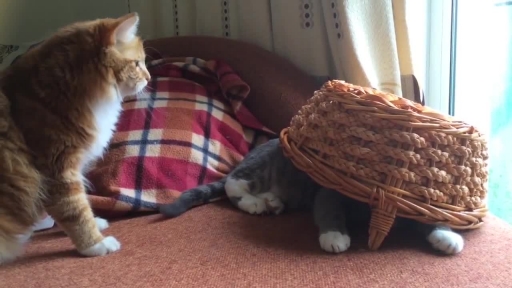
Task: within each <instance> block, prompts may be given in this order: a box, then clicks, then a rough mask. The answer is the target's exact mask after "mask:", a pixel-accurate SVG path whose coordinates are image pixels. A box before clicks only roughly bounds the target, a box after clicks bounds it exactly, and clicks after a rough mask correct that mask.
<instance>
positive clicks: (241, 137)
mask: <svg viewBox="0 0 512 288" xmlns="http://www.w3.org/2000/svg"><path fill="white" fill-rule="evenodd" d="M148 70H149V71H150V73H151V75H152V80H151V83H149V85H148V90H149V95H148V96H147V97H139V98H130V99H127V100H126V101H125V103H124V104H123V108H124V111H123V113H122V115H121V118H120V120H119V123H118V129H117V131H116V133H115V135H114V137H113V139H112V141H111V144H110V147H109V149H108V151H107V152H106V155H105V157H104V158H103V159H102V160H101V161H100V162H99V163H98V164H97V165H96V167H95V169H93V170H92V171H91V172H90V173H89V174H88V179H89V181H90V182H91V183H92V186H93V189H92V190H91V191H90V192H89V199H90V202H91V205H92V207H93V209H94V210H95V212H96V213H97V214H99V215H103V216H105V217H109V216H110V217H112V216H118V215H123V214H126V213H129V212H137V211H139V212H140V211H156V210H157V207H158V204H161V203H169V202H171V201H173V200H174V199H176V197H178V196H179V194H180V193H181V192H182V191H184V190H187V189H190V188H193V187H195V186H197V185H200V184H203V183H208V182H212V181H216V180H218V179H220V178H222V177H223V176H224V175H226V174H227V173H229V171H231V170H232V169H233V167H234V166H235V165H237V164H238V163H239V162H240V161H241V160H242V159H243V157H244V155H245V154H246V153H247V152H248V151H249V150H250V149H251V148H253V147H254V146H255V145H257V144H259V143H263V142H265V141H267V140H268V138H269V136H271V135H273V133H272V132H271V131H269V130H268V129H266V128H265V127H263V126H262V125H261V124H260V123H259V122H258V121H257V119H256V118H254V117H253V115H252V114H251V113H250V112H249V111H248V110H247V109H246V108H245V106H244V105H243V100H244V99H245V98H246V97H247V95H248V94H249V91H250V89H249V86H248V85H247V84H246V83H245V82H243V81H242V80H241V79H240V77H238V75H237V74H236V73H235V72H234V71H233V70H232V69H231V68H230V67H229V66H228V65H226V64H225V63H223V62H221V61H204V60H201V59H198V58H166V59H159V60H155V61H153V62H151V63H149V65H148Z"/></svg>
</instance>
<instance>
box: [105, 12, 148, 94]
mask: <svg viewBox="0 0 512 288" xmlns="http://www.w3.org/2000/svg"><path fill="white" fill-rule="evenodd" d="M100 21H101V22H100V24H102V25H104V29H105V30H104V31H102V32H103V33H104V35H103V36H104V37H106V38H104V43H105V44H106V45H105V48H106V49H105V50H104V51H105V55H104V57H105V58H103V59H102V60H103V61H104V65H106V66H108V67H110V68H111V69H112V71H113V72H114V75H115V78H116V82H117V84H118V87H119V90H120V92H121V94H122V96H123V97H124V96H128V95H134V94H138V93H140V92H141V91H142V90H143V89H144V87H146V85H147V84H148V81H149V80H150V75H149V72H148V70H147V68H146V65H145V62H144V60H145V57H146V54H145V53H144V47H143V43H142V40H141V39H140V38H139V37H138V36H137V28H138V25H139V16H138V15H137V13H131V14H128V15H125V16H123V17H120V18H118V19H104V20H100Z"/></svg>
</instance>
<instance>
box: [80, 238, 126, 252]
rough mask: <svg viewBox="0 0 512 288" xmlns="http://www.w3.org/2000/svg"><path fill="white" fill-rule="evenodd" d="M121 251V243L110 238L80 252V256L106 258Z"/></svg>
mask: <svg viewBox="0 0 512 288" xmlns="http://www.w3.org/2000/svg"><path fill="white" fill-rule="evenodd" d="M119 249H121V243H119V241H117V239H116V238H114V237H112V236H108V237H105V238H103V240H101V241H100V242H98V243H96V244H95V245H93V246H92V247H89V248H87V249H85V250H82V251H79V252H80V254H82V255H84V256H87V257H95V256H104V255H107V254H110V253H113V252H116V251H118V250H119Z"/></svg>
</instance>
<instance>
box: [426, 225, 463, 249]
mask: <svg viewBox="0 0 512 288" xmlns="http://www.w3.org/2000/svg"><path fill="white" fill-rule="evenodd" d="M427 240H428V242H430V244H431V245H432V247H434V249H437V250H440V251H442V252H444V253H446V254H450V255H452V254H457V253H459V252H460V251H462V248H464V239H462V236H460V235H459V234H457V233H455V232H453V231H450V230H442V229H435V230H434V231H432V233H430V235H428V237H427Z"/></svg>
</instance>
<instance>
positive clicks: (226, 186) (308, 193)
mask: <svg viewBox="0 0 512 288" xmlns="http://www.w3.org/2000/svg"><path fill="white" fill-rule="evenodd" d="M224 192H225V193H226V194H227V196H228V198H229V199H230V201H231V202H232V203H233V204H234V205H235V206H237V207H238V208H239V209H240V210H243V211H245V212H247V213H250V214H268V213H272V214H276V215H277V214H280V213H281V212H283V211H284V210H285V207H286V210H288V211H293V210H311V209H312V210H313V216H314V221H315V224H316V226H317V227H318V229H319V232H320V236H319V242H320V247H321V248H322V249H323V250H325V251H327V252H332V253H340V252H343V251H345V250H347V249H348V248H349V246H350V236H349V235H348V232H347V228H346V222H345V221H346V220H345V217H346V215H345V212H346V209H347V208H348V207H347V205H353V204H354V203H353V202H354V201H353V200H352V201H351V199H349V198H348V197H345V196H343V195H342V194H340V193H339V192H337V191H334V190H330V189H327V188H324V187H321V186H320V185H318V184H317V183H316V182H315V181H313V180H312V179H311V178H310V177H309V176H308V175H307V174H306V173H304V172H302V171H301V170H299V169H297V168H296V167H295V166H294V165H293V163H292V162H291V160H289V159H288V158H286V157H285V156H284V154H283V152H282V149H281V147H280V145H279V139H272V140H270V141H268V142H267V143H265V144H262V145H260V146H258V147H256V148H254V149H253V150H252V151H251V152H249V153H248V154H247V155H246V157H245V158H244V160H243V161H242V162H241V163H240V164H239V165H238V166H237V167H236V168H235V169H234V170H233V171H231V173H229V174H228V175H227V177H225V178H223V179H221V180H219V181H217V182H213V183H209V184H206V185H201V186H198V187H196V188H193V189H190V190H187V191H185V192H183V193H182V194H181V196H180V197H179V198H178V199H177V200H176V201H175V202H173V203H170V204H165V205H162V206H160V212H161V213H162V214H163V215H164V216H166V217H177V216H179V215H180V214H182V213H184V212H185V211H187V210H189V209H190V208H192V207H193V206H195V205H197V204H200V203H204V202H207V201H208V200H209V199H213V198H217V197H220V196H222V195H223V193H224ZM395 222H396V223H397V224H398V225H401V226H403V225H409V226H411V228H412V229H414V230H416V231H418V232H420V233H422V234H423V235H424V236H425V237H426V238H427V240H428V242H430V244H431V245H432V247H433V248H434V249H436V250H440V251H442V252H444V253H446V254H456V253H459V252H460V251H462V248H463V246H464V240H463V239H462V237H461V236H460V235H459V234H457V233H455V232H453V231H452V230H451V229H450V228H448V227H445V226H440V225H427V224H422V223H420V222H416V221H412V220H408V219H403V218H401V219H397V221H395Z"/></svg>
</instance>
